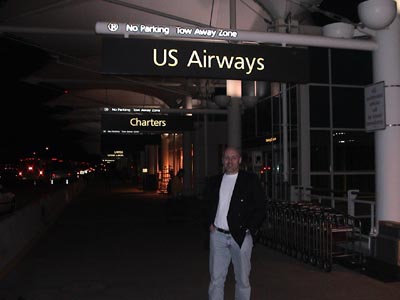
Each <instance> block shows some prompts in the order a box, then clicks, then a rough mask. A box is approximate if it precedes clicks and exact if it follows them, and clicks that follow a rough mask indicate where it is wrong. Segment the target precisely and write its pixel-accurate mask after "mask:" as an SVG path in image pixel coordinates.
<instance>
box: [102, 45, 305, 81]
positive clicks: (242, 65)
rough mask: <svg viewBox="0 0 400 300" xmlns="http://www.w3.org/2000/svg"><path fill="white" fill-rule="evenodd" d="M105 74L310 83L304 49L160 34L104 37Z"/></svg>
mask: <svg viewBox="0 0 400 300" xmlns="http://www.w3.org/2000/svg"><path fill="white" fill-rule="evenodd" d="M102 68H103V73H104V74H119V75H137V76H171V77H192V78H219V79H239V80H262V81H281V82H299V83H303V82H308V80H309V57H308V51H307V50H306V49H304V48H289V47H273V46H264V45H243V44H242V45H238V44H226V43H205V42H188V41H177V40H154V39H121V38H104V39H103V66H102Z"/></svg>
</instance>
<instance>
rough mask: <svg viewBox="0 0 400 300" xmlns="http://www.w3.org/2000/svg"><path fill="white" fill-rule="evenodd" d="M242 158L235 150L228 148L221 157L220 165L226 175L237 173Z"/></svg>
mask: <svg viewBox="0 0 400 300" xmlns="http://www.w3.org/2000/svg"><path fill="white" fill-rule="evenodd" d="M241 161H242V158H241V157H240V154H239V152H238V151H237V150H236V149H232V148H228V149H226V150H225V152H224V156H223V157H222V163H223V165H224V170H225V173H226V174H236V173H237V172H239V167H240V163H241Z"/></svg>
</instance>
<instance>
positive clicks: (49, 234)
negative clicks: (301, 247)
mask: <svg viewBox="0 0 400 300" xmlns="http://www.w3.org/2000/svg"><path fill="white" fill-rule="evenodd" d="M192 201H196V200H195V198H194V199H193V200H192ZM165 203H166V196H165V195H161V194H157V193H155V192H142V191H140V190H137V189H134V188H133V187H130V186H126V185H125V186H118V185H113V186H105V185H100V186H92V187H89V188H88V189H87V190H86V191H84V192H83V193H82V194H81V195H80V196H78V198H77V199H75V200H74V201H72V203H71V204H70V205H69V206H68V207H67V209H66V210H65V211H64V213H63V214H62V215H61V216H60V218H59V219H58V221H57V222H56V223H55V224H53V225H52V227H51V228H49V230H48V231H46V232H45V233H44V234H43V236H42V237H41V238H40V239H39V240H38V241H37V242H36V243H35V244H34V245H33V246H32V247H31V248H30V249H29V251H27V254H26V255H24V256H23V257H21V259H20V260H19V261H18V262H16V263H15V265H14V266H13V268H12V269H11V271H10V272H8V273H7V274H3V277H2V278H0V300H207V299H208V297H207V288H208V280H209V274H208V250H207V249H206V248H205V247H204V244H205V243H204V241H205V239H206V237H207V234H206V233H205V232H204V231H203V229H202V227H201V226H200V222H199V216H200V214H199V208H200V205H199V203H185V208H184V209H183V210H182V211H181V213H182V212H184V213H183V214H181V215H178V216H176V217H175V218H166V214H165ZM0 240H1V237H0ZM0 257H1V254H0ZM252 266H253V267H252V273H251V282H252V300H292V299H296V300H317V299H318V300H321V299H324V300H337V299H341V300H393V299H400V283H399V282H397V281H395V282H382V281H379V280H376V279H373V278H371V277H368V276H366V275H363V274H361V273H360V272H358V271H356V270H350V269H347V268H345V267H343V266H341V265H333V269H332V271H331V272H324V271H323V270H321V269H318V268H317V267H314V266H311V265H309V264H305V263H303V262H301V261H299V260H297V259H295V258H293V257H290V256H287V255H285V254H283V253H280V252H278V251H276V250H273V249H270V248H268V247H266V246H264V245H261V244H256V245H255V247H254V250H253V262H252ZM225 299H226V300H233V299H234V278H233V272H232V270H231V272H230V273H229V275H228V278H227V283H226V293H225Z"/></svg>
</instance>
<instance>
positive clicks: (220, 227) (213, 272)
mask: <svg viewBox="0 0 400 300" xmlns="http://www.w3.org/2000/svg"><path fill="white" fill-rule="evenodd" d="M241 160H242V158H241V155H240V153H239V151H238V150H237V149H235V148H233V147H228V148H227V149H225V151H224V154H223V157H222V163H223V167H224V174H221V175H218V176H215V177H213V178H211V179H210V181H209V182H208V184H207V187H206V190H205V195H204V196H205V200H206V201H209V205H208V212H207V226H209V231H210V258H209V267H210V284H209V288H208V296H209V300H223V299H224V286H225V279H226V276H227V273H228V268H229V265H230V263H231V262H232V264H233V268H234V272H235V280H236V285H235V299H236V300H249V299H250V292H251V287H250V280H249V276H250V269H251V261H250V260H251V252H252V248H253V237H254V236H255V234H256V232H257V230H258V228H259V226H260V225H261V222H262V221H263V219H264V217H265V213H266V212H265V209H266V207H265V195H264V192H263V189H262V187H261V184H260V182H259V179H258V177H257V175H256V174H253V173H249V172H245V171H241V170H239V168H240V163H241Z"/></svg>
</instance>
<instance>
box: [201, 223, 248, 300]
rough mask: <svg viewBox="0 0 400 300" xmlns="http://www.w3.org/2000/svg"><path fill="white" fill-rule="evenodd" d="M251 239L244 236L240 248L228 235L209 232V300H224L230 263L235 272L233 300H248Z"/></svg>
mask: <svg viewBox="0 0 400 300" xmlns="http://www.w3.org/2000/svg"><path fill="white" fill-rule="evenodd" d="M252 249H253V238H252V237H251V234H250V232H248V233H247V234H246V237H245V239H244V242H243V244H242V247H241V248H240V247H239V245H238V244H237V243H236V242H235V240H234V239H233V237H232V236H231V235H230V234H225V233H222V232H219V231H213V232H210V261H209V264H210V266H209V267H210V285H209V287H208V299H209V300H224V287H225V279H226V276H227V274H228V269H229V265H230V263H231V261H232V264H233V269H234V271H235V281H236V284H235V300H250V292H251V287H250V279H249V276H250V270H251V262H250V260H251V251H252Z"/></svg>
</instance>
